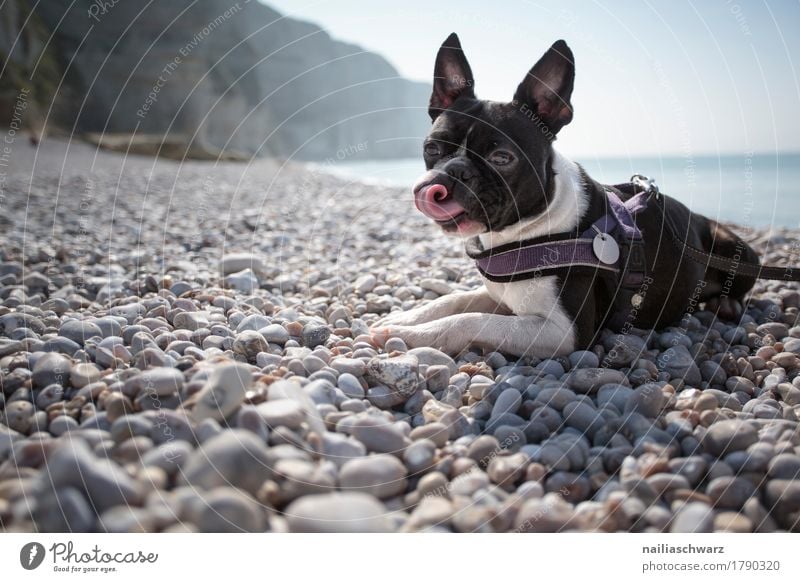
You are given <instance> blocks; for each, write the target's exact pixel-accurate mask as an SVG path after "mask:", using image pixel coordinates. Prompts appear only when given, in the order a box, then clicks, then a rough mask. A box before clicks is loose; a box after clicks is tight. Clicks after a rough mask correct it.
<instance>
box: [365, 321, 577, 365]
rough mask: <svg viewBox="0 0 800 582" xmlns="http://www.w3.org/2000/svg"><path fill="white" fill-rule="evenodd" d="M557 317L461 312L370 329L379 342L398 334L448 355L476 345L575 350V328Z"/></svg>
mask: <svg viewBox="0 0 800 582" xmlns="http://www.w3.org/2000/svg"><path fill="white" fill-rule="evenodd" d="M560 319H561V318H546V317H542V316H538V315H511V316H508V315H495V314H485V313H461V314H458V315H450V316H448V317H444V318H442V319H437V320H434V321H430V322H427V323H423V324H420V325H415V326H400V325H387V326H386V327H383V328H373V338H374V339H375V341H376V343H378V344H380V345H382V344H383V343H385V342H386V340H387V339H388V338H390V337H399V338H402V339H403V341H405V342H406V344H407V345H408V346H409V347H412V348H415V347H421V346H429V347H434V348H438V349H440V350H442V351H443V352H446V353H448V354H451V355H456V354H458V353H459V352H461V351H463V350H465V349H466V348H468V347H470V346H477V347H481V348H486V349H490V350H497V351H500V352H503V353H505V354H510V355H512V356H517V357H520V356H533V357H537V358H550V357H555V356H563V355H566V354H569V353H571V352H572V351H574V349H575V330H574V327H573V326H572V325H571V324H570V323H569V322H568V321H567V322H565V321H555V320H560Z"/></svg>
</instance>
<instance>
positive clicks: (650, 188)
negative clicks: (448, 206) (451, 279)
mask: <svg viewBox="0 0 800 582" xmlns="http://www.w3.org/2000/svg"><path fill="white" fill-rule="evenodd" d="M605 191H606V199H607V203H608V209H609V212H608V213H607V214H605V215H604V216H603V217H602V218H600V219H599V220H597V221H596V222H595V223H594V224H593V225H592V226H591V227H590V228H589V229H587V230H586V231H584V232H583V233H582V234H581V235H580V236H579V237H578V238H568V237H569V235H563V234H562V235H554V236H546V237H539V238H535V239H530V240H526V241H520V242H516V243H510V244H507V245H503V246H500V247H495V248H492V249H489V250H484V249H482V248H481V246H480V242H479V240H478V238H477V237H475V238H473V239H470V240H469V241H468V242H467V255H468V256H470V257H471V258H473V259H474V260H475V264H476V266H477V267H478V270H479V271H480V273H481V274H482V275H483V276H484V277H486V278H487V279H489V280H490V281H498V282H509V281H519V280H525V279H532V278H534V277H538V276H541V275H544V274H549V272H550V271H564V270H569V269H576V268H590V269H594V270H596V271H600V272H604V273H608V274H614V275H616V276H617V277H618V280H619V282H620V283H621V285H622V287H623V288H628V289H631V288H634V287H637V286H639V285H641V284H642V282H643V281H644V279H645V277H646V270H647V269H646V261H645V256H644V242H643V240H642V232H641V230H639V227H638V226H637V225H636V220H635V217H636V214H637V213H638V212H640V211H641V210H643V209H644V208H646V207H647V203H648V201H649V199H650V195H651V194H653V193H656V195H657V193H658V190H657V189H656V187H655V185H654V184H652V182H650V181H649V180H647V179H645V178H644V177H639V176H635V177H634V178H633V181H632V182H630V183H626V184H619V185H616V186H614V187H613V188H606V189H605ZM617 191H619V192H627V193H630V194H632V196H631V197H630V198H629V199H628V200H627V201H626V202H623V201H622V200H621V199H620V197H619V196H618V195H617ZM553 274H555V273H553Z"/></svg>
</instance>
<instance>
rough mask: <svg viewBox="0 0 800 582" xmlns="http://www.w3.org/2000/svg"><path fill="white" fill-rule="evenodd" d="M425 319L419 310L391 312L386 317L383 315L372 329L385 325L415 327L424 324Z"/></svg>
mask: <svg viewBox="0 0 800 582" xmlns="http://www.w3.org/2000/svg"><path fill="white" fill-rule="evenodd" d="M425 321H426V319H425V316H424V313H422V310H421V309H412V310H410V311H392V312H391V313H389V314H388V315H384V316H383V317H382V318H380V319H379V320H378V321H377V322H376V323H375V325H374V327H382V326H387V325H417V324H419V323H425Z"/></svg>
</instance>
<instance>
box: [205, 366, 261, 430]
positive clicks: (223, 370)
mask: <svg viewBox="0 0 800 582" xmlns="http://www.w3.org/2000/svg"><path fill="white" fill-rule="evenodd" d="M251 384H252V375H251V373H250V368H249V366H245V365H244V364H228V365H224V366H220V367H218V368H215V369H214V372H212V374H211V376H209V378H208V380H207V381H206V383H205V384H204V385H203V388H202V389H201V390H200V392H199V393H198V394H197V402H196V403H195V405H194V409H192V416H193V417H194V418H195V420H197V421H198V422H199V421H202V420H205V419H206V418H213V419H214V420H224V419H225V418H228V416H230V415H231V414H232V413H233V412H234V411H235V410H236V409H238V408H239V407H240V406H241V405H242V402H244V399H245V395H246V394H247V390H248V388H250V386H251Z"/></svg>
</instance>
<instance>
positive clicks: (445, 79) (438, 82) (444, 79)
mask: <svg viewBox="0 0 800 582" xmlns="http://www.w3.org/2000/svg"><path fill="white" fill-rule="evenodd" d="M474 86H475V81H474V80H473V79H472V70H471V69H470V68H469V63H468V62H467V57H465V56H464V51H463V50H461V42H460V41H459V40H458V36H457V35H456V33H455V32H454V33H452V34H451V35H450V36H448V37H447V39H446V40H445V41H444V43H442V46H441V48H440V49H439V53H438V54H437V55H436V66H435V67H434V69H433V93H431V101H430V106H429V107H428V114H429V115H430V116H431V120H435V119H436V118H437V117H439V115H440V114H441V113H442V111H444V110H445V109H447V108H448V107H450V106H451V105H452V104H453V103H455V101H456V99H458V98H459V97H475V91H474Z"/></svg>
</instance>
